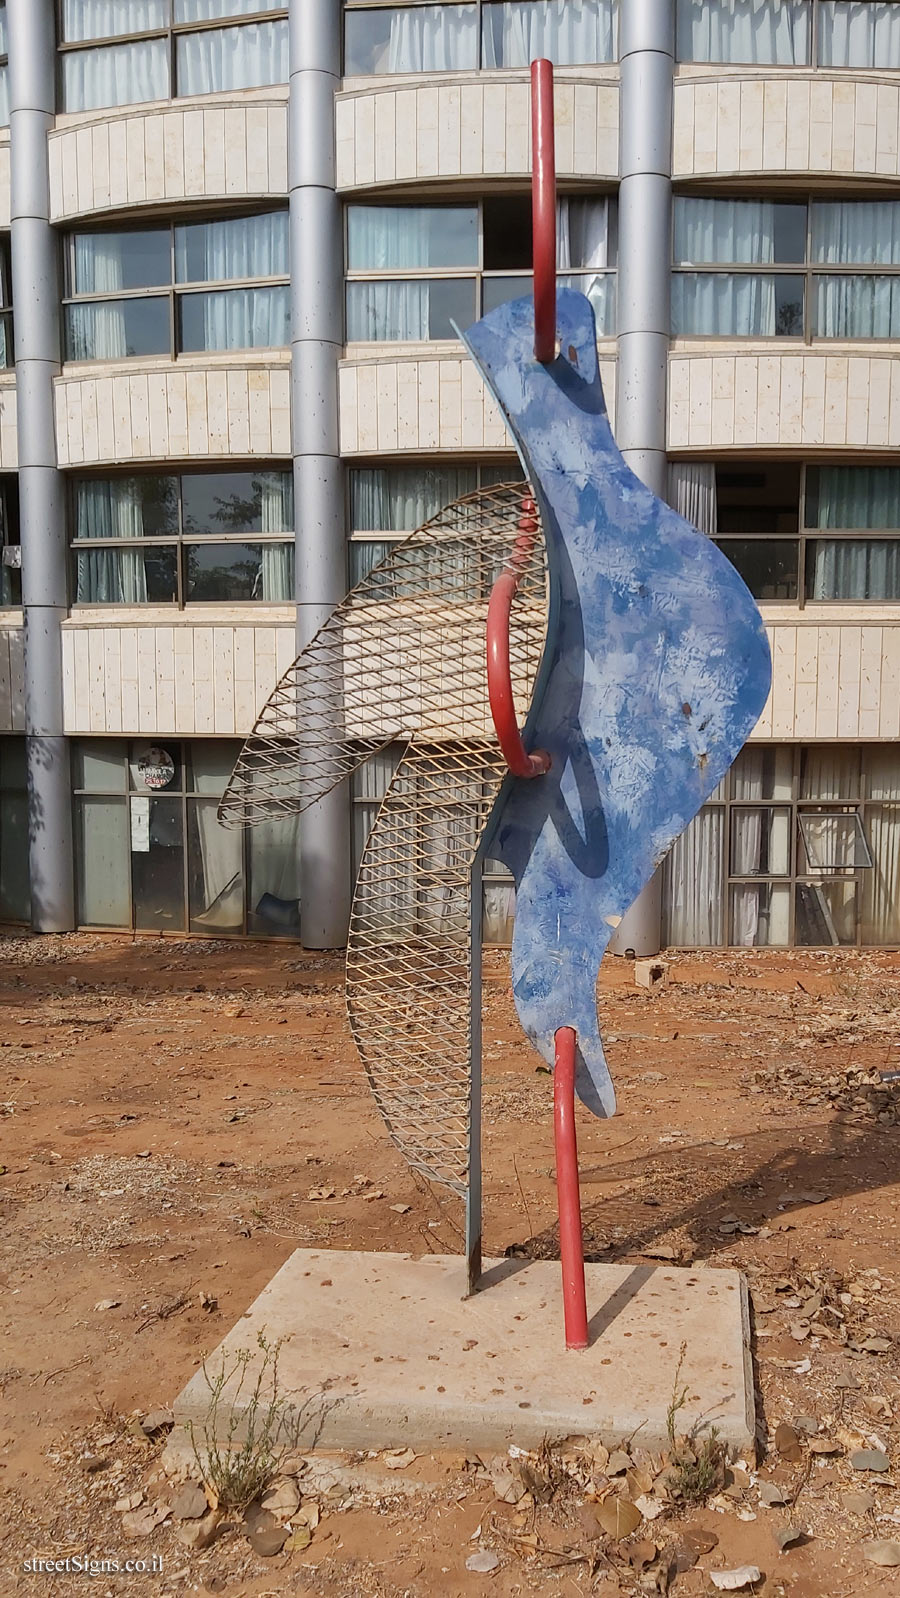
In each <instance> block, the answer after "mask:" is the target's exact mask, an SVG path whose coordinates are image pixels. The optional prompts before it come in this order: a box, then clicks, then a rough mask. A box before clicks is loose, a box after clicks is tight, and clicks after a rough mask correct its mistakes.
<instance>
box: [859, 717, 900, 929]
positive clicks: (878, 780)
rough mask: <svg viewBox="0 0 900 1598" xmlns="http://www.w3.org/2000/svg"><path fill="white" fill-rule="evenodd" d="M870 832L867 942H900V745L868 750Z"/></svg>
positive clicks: (865, 910) (865, 917)
mask: <svg viewBox="0 0 900 1598" xmlns="http://www.w3.org/2000/svg"><path fill="white" fill-rule="evenodd" d="M866 779H867V793H868V802H867V804H866V813H865V815H866V821H865V824H866V832H867V834H868V839H869V847H870V849H871V851H872V860H873V868H872V870H871V871H865V872H864V873H863V902H862V941H863V943H900V803H898V801H900V757H898V754H897V746H896V745H895V744H894V745H890V744H889V745H884V746H878V747H876V748H873V749H869V750H867V752H866Z"/></svg>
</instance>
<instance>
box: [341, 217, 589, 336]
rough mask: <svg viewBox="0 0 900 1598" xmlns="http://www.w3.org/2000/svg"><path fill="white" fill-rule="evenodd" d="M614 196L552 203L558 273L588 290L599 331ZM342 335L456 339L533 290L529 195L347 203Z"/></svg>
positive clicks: (570, 283) (562, 279)
mask: <svg viewBox="0 0 900 1598" xmlns="http://www.w3.org/2000/svg"><path fill="white" fill-rule="evenodd" d="M614 214H615V208H614V202H613V201H611V200H608V199H607V198H606V197H605V196H604V197H601V198H599V199H590V200H586V199H578V198H576V197H574V196H567V197H564V198H562V199H560V201H559V202H558V218H557V265H558V267H559V268H560V271H559V275H558V278H557V281H558V282H559V283H561V284H563V285H566V286H568V287H570V288H576V289H579V290H580V291H581V292H582V293H583V294H586V295H587V297H588V299H589V300H590V301H591V304H592V305H593V307H594V315H595V317H596V321H597V332H598V334H599V335H600V336H601V337H607V336H609V335H610V334H611V333H612V332H613V329H614V322H615V274H614V272H613V270H612V263H613V262H614V259H615V240H614ZM347 278H348V281H347V287H346V296H347V302H346V316H347V342H348V343H357V342H359V343H385V342H391V341H393V340H397V341H407V342H416V343H418V342H423V341H429V340H433V339H455V338H456V336H457V335H456V332H455V328H454V324H455V326H456V327H459V328H462V329H465V328H467V327H470V326H471V325H472V323H473V322H475V321H477V320H478V318H479V316H481V315H483V314H484V313H485V312H486V311H490V310H492V309H493V308H494V307H495V306H497V305H500V304H502V303H503V301H504V300H508V299H515V298H517V297H518V296H520V295H523V294H530V293H531V292H532V280H531V199H530V197H529V196H526V195H515V196H513V195H507V196H498V197H496V198H494V199H487V200H484V201H482V202H481V203H480V204H474V205H348V207H347Z"/></svg>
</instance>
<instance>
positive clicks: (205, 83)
mask: <svg viewBox="0 0 900 1598" xmlns="http://www.w3.org/2000/svg"><path fill="white" fill-rule="evenodd" d="M210 23H212V24H215V25H214V26H212V27H210V26H209V24H210ZM60 39H61V41H62V43H61V45H60V49H61V52H62V105H63V109H64V110H66V111H91V110H93V109H94V108H95V107H97V106H106V105H134V104H137V103H139V102H141V101H145V100H168V99H170V98H172V97H174V96H176V95H185V94H215V93H217V92H218V91H220V90H225V89H251V88H255V87H257V86H262V85H265V84H270V83H287V80H288V24H287V10H286V7H284V6H279V5H277V4H276V3H275V0H62V17H61V28H60Z"/></svg>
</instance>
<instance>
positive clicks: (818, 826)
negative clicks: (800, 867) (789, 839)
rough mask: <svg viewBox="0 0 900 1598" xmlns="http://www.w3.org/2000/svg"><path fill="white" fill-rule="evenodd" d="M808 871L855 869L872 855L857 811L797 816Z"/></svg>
mask: <svg viewBox="0 0 900 1598" xmlns="http://www.w3.org/2000/svg"><path fill="white" fill-rule="evenodd" d="M797 821H798V825H799V827H800V836H801V838H802V839H803V846H804V849H805V852H806V869H807V870H808V871H855V870H857V869H858V868H859V867H861V866H871V864H872V856H871V854H870V853H869V845H868V843H867V842H866V835H865V833H864V832H863V826H862V822H861V820H860V818H859V816H858V814H857V812H856V811H855V810H831V811H803V812H802V813H801V814H800V815H799V816H798V817H797Z"/></svg>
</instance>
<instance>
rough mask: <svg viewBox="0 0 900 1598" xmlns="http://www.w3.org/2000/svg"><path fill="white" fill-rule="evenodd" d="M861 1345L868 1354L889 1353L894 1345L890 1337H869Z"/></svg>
mask: <svg viewBox="0 0 900 1598" xmlns="http://www.w3.org/2000/svg"><path fill="white" fill-rule="evenodd" d="M859 1346H860V1348H861V1349H863V1350H864V1352H865V1353H866V1354H887V1353H889V1352H890V1350H891V1349H892V1348H893V1346H894V1345H893V1343H892V1342H891V1340H890V1338H889V1337H867V1338H866V1340H865V1342H863V1343H860V1345H859Z"/></svg>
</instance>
